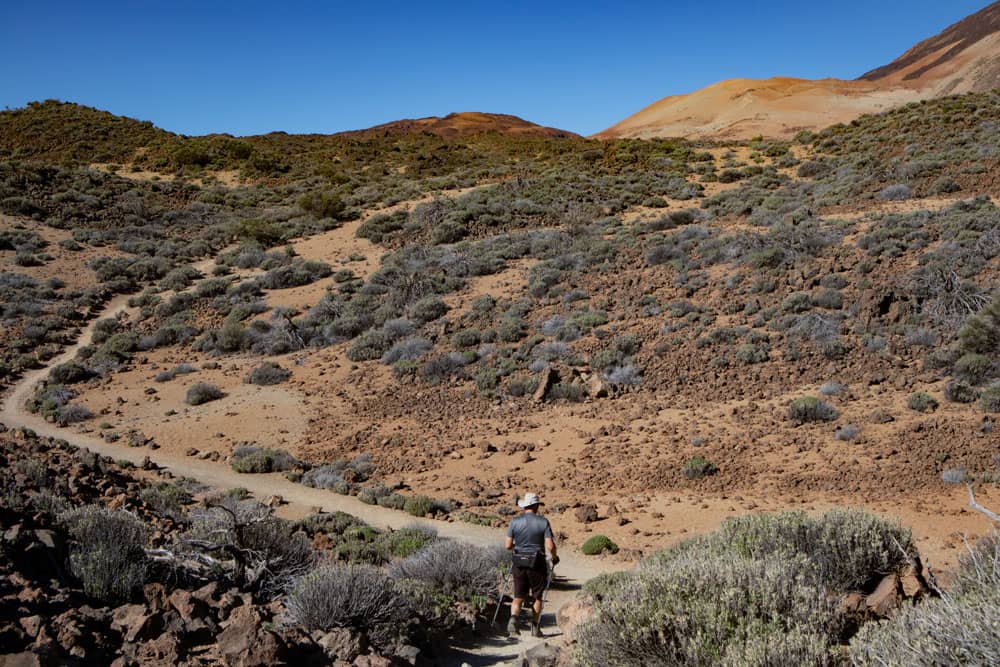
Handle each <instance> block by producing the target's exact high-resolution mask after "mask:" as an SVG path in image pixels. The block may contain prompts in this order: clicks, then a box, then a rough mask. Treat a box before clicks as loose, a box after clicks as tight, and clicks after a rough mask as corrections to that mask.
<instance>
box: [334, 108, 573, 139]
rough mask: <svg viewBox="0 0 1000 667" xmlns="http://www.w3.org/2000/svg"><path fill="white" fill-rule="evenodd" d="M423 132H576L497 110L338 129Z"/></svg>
mask: <svg viewBox="0 0 1000 667" xmlns="http://www.w3.org/2000/svg"><path fill="white" fill-rule="evenodd" d="M417 132H427V133H429V134H435V135H438V136H440V137H444V138H446V139H451V138H454V137H464V136H469V135H472V134H481V133H484V132H498V133H500V134H506V135H510V136H516V137H577V136H579V135H577V134H574V133H572V132H568V131H566V130H560V129H557V128H554V127H544V126H542V125H536V124H535V123H531V122H529V121H526V120H524V119H523V118H518V117H517V116H511V115H508V114H499V113H481V112H478V111H463V112H460V113H451V114H448V115H447V116H444V117H443V118H441V117H439V116H429V117H428V118H415V119H412V118H407V119H404V120H397V121H393V122H391V123H385V124H383V125H376V126H375V127H369V128H367V129H364V130H352V131H350V132H341V134H342V135H361V136H370V135H373V134H411V133H417Z"/></svg>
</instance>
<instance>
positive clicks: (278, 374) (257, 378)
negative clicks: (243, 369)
mask: <svg viewBox="0 0 1000 667" xmlns="http://www.w3.org/2000/svg"><path fill="white" fill-rule="evenodd" d="M290 377H292V372H291V371H290V370H288V369H287V368H282V367H281V366H280V365H278V364H276V363H275V362H273V361H265V362H264V363H262V364H261V365H260V366H257V367H256V368H254V369H253V370H252V371H250V374H249V375H247V378H246V382H247V383H248V384H257V385H273V384H281V383H282V382H284V381H285V380H287V379H288V378H290Z"/></svg>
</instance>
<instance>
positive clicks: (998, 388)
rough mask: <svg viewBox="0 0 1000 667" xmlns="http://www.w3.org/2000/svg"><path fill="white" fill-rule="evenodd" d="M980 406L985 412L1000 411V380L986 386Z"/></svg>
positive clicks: (981, 396) (980, 399) (980, 398)
mask: <svg viewBox="0 0 1000 667" xmlns="http://www.w3.org/2000/svg"><path fill="white" fill-rule="evenodd" d="M979 407H980V408H982V411H983V412H990V413H997V412H1000V382H996V383H994V384H992V385H990V386H989V387H987V388H986V390H985V391H983V393H982V394H981V395H980V397H979Z"/></svg>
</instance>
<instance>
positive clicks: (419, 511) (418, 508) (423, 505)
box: [403, 496, 434, 517]
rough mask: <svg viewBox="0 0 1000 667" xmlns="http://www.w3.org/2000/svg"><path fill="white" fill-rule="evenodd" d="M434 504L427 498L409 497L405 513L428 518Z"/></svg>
mask: <svg viewBox="0 0 1000 667" xmlns="http://www.w3.org/2000/svg"><path fill="white" fill-rule="evenodd" d="M433 505H434V502H433V501H432V500H431V499H430V498H428V497H427V496H408V497H407V498H406V501H405V502H404V503H403V511H404V512H406V513H407V514H412V515H413V516H416V517H424V516H427V513H428V512H430V511H431V507H433Z"/></svg>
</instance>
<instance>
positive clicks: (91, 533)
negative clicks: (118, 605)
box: [59, 505, 148, 602]
mask: <svg viewBox="0 0 1000 667" xmlns="http://www.w3.org/2000/svg"><path fill="white" fill-rule="evenodd" d="M59 520H60V522H61V523H63V524H64V525H65V526H66V528H67V530H68V531H69V534H70V535H71V536H72V538H73V541H74V544H73V545H72V546H71V547H70V556H69V568H70V572H72V573H73V576H75V577H76V578H77V579H79V580H80V582H81V583H82V584H83V589H84V591H86V592H87V594H88V595H91V596H93V597H95V598H98V599H100V600H104V601H107V602H121V601H125V600H128V599H129V598H130V597H131V596H132V594H133V593H134V592H135V591H136V590H138V589H140V588H141V587H142V585H143V584H144V583H145V582H146V576H147V570H148V559H147V557H146V553H145V551H144V549H143V547H144V545H145V542H146V537H147V533H148V530H147V528H146V526H145V525H144V524H143V523H142V521H141V520H140V519H139V518H138V517H136V516H135V515H133V514H130V513H128V512H126V511H124V510H112V509H108V508H106V507H101V506H99V505H86V506H84V507H80V508H78V509H73V510H69V511H67V512H64V513H62V514H60V515H59Z"/></svg>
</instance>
